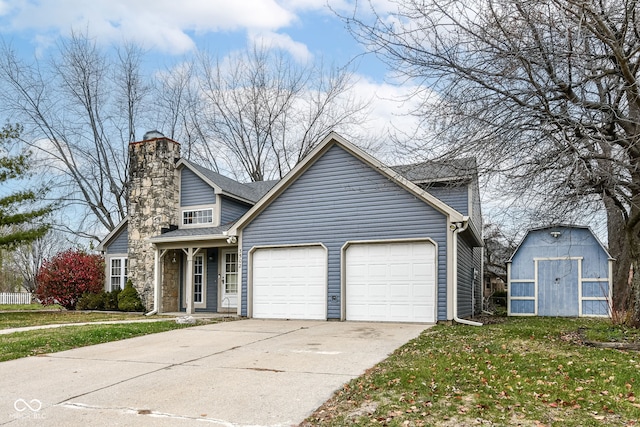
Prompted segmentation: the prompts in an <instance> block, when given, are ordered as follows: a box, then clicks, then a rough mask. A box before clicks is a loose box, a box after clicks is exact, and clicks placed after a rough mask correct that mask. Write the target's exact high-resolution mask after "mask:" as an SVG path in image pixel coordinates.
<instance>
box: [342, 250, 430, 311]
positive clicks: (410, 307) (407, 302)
mask: <svg viewBox="0 0 640 427" xmlns="http://www.w3.org/2000/svg"><path fill="white" fill-rule="evenodd" d="M345 257H346V260H345V264H346V275H345V278H346V283H345V287H346V311H347V312H346V318H347V320H368V321H382V322H435V320H436V262H435V260H436V250H435V246H434V245H433V244H432V243H430V242H394V243H358V244H352V245H351V246H349V247H348V248H347V250H346V254H345Z"/></svg>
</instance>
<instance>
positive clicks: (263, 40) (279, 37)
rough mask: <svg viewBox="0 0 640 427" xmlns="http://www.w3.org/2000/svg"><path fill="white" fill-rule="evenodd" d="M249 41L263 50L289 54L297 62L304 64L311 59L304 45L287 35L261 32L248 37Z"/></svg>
mask: <svg viewBox="0 0 640 427" xmlns="http://www.w3.org/2000/svg"><path fill="white" fill-rule="evenodd" d="M249 41H250V43H252V44H255V45H256V46H262V47H265V48H278V49H282V50H284V51H287V52H289V54H290V55H291V56H292V57H293V58H294V59H295V60H296V61H298V62H300V63H305V62H307V61H309V60H311V59H312V56H313V55H312V54H311V52H309V49H308V48H307V46H306V45H305V44H304V43H300V42H297V41H295V40H293V39H292V38H291V37H290V36H289V35H287V34H280V33H275V32H273V31H263V32H259V33H252V34H250V35H249Z"/></svg>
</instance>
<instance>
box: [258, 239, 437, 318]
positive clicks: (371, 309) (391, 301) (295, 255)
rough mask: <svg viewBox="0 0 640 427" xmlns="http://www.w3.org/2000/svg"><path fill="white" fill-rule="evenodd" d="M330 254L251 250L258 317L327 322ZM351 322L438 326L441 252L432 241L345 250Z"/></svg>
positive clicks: (308, 249)
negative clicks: (438, 284)
mask: <svg viewBox="0 0 640 427" xmlns="http://www.w3.org/2000/svg"><path fill="white" fill-rule="evenodd" d="M328 259H329V257H328V250H327V248H326V247H325V246H323V245H307V246H290V247H265V248H257V249H254V250H252V251H250V281H249V283H250V284H251V294H252V308H253V310H252V316H253V317H255V318H279V319H326V318H327V290H328V285H327V283H328ZM340 264H341V266H342V268H341V270H342V271H341V295H342V297H343V300H344V301H343V304H342V307H343V311H344V312H343V318H345V319H346V320H360V321H382V322H435V320H436V247H435V245H434V244H433V243H432V242H431V241H429V240H420V241H413V240H412V241H383V242H354V243H347V244H345V245H344V246H343V247H342V251H341V259H340Z"/></svg>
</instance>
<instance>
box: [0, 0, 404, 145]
mask: <svg viewBox="0 0 640 427" xmlns="http://www.w3.org/2000/svg"><path fill="white" fill-rule="evenodd" d="M356 3H357V2H356V0H181V1H175V0H172V1H169V0H90V1H89V0H0V36H1V37H2V39H3V40H4V42H6V43H10V44H11V45H12V46H13V47H14V48H15V49H17V50H18V51H19V52H20V53H21V54H22V55H24V56H25V57H27V58H29V57H34V56H35V57H45V56H46V55H47V53H48V52H50V51H51V50H53V48H54V47H55V45H56V43H57V42H59V40H60V39H61V38H64V37H67V36H68V35H69V34H70V32H71V31H72V30H75V31H81V32H88V33H89V35H90V36H91V37H92V38H93V39H95V40H96V41H97V42H98V44H102V45H104V46H110V45H114V44H115V45H117V44H119V43H123V42H124V41H128V42H134V43H135V44H137V45H138V46H141V47H143V48H144V49H145V50H147V51H148V56H147V58H148V59H149V60H150V62H149V63H150V67H151V68H153V67H156V66H157V68H158V69H162V70H164V69H166V67H167V66H168V65H169V64H175V63H177V62H178V61H179V60H180V59H181V58H184V57H185V56H188V55H191V54H193V53H196V52H197V51H199V50H206V51H208V52H210V53H212V54H214V55H217V56H218V57H224V56H225V55H226V54H227V53H229V52H231V51H233V50H239V49H246V48H247V47H249V46H250V45H252V44H253V43H255V42H258V43H260V44H261V45H265V46H274V47H278V48H280V49H283V50H285V51H287V52H289V53H290V54H291V56H292V58H293V59H294V60H295V61H299V62H301V63H306V62H307V61H310V62H311V63H314V62H319V61H321V60H322V61H323V62H324V64H325V65H328V64H332V65H335V66H343V65H345V64H347V63H348V62H349V61H351V60H352V59H354V58H358V60H357V61H356V63H357V68H356V70H355V74H356V76H355V77H356V81H357V82H358V83H357V84H356V85H355V86H354V88H353V89H352V90H353V91H355V94H356V96H360V97H361V98H363V99H368V100H371V101H372V104H371V113H370V116H369V122H368V124H367V129H366V132H364V133H369V134H371V135H376V136H380V135H385V134H386V131H387V130H388V129H389V128H390V127H391V123H393V126H396V127H399V128H402V129H405V130H406V129H408V128H409V127H413V126H415V122H414V121H413V119H410V118H407V117H404V116H403V112H405V111H406V108H407V105H406V103H405V104H403V103H398V102H395V100H397V99H400V98H401V97H402V95H405V94H407V93H409V92H410V91H411V87H408V86H406V85H405V86H400V85H395V84H392V83H390V82H389V81H387V79H386V77H387V74H388V70H387V68H386V67H385V66H384V64H383V63H382V62H381V61H379V60H378V59H377V58H376V57H375V56H374V55H372V54H369V55H364V56H362V54H363V53H365V49H364V47H363V46H361V45H360V44H359V43H358V42H357V41H355V40H354V39H353V37H352V36H351V35H350V34H349V32H348V31H347V29H346V28H345V24H344V22H342V20H341V19H340V18H339V17H338V16H336V12H338V13H340V14H344V15H351V14H352V13H353V11H354V7H355V5H356ZM357 4H358V8H359V11H360V12H359V13H362V14H364V15H360V16H365V17H366V15H367V14H368V13H370V10H369V4H368V3H366V2H365V3H363V2H362V1H361V0H360V1H359V3H357ZM371 4H372V5H373V6H374V7H375V9H376V10H377V11H378V12H379V13H382V14H384V13H385V12H386V11H389V10H391V7H392V6H393V3H391V1H390V0H371ZM150 71H153V70H150ZM354 142H356V143H357V141H354Z"/></svg>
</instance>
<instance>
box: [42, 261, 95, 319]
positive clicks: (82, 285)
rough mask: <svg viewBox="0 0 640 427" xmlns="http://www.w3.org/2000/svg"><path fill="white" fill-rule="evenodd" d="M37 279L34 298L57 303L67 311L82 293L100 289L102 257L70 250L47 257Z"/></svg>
mask: <svg viewBox="0 0 640 427" xmlns="http://www.w3.org/2000/svg"><path fill="white" fill-rule="evenodd" d="M36 281H37V283H38V287H37V289H36V297H37V298H38V299H39V300H40V302H41V303H42V304H44V305H52V304H56V303H57V304H60V305H61V306H63V307H64V308H66V309H67V310H75V308H76V303H77V302H78V300H79V299H80V297H81V296H82V294H84V293H86V292H92V293H99V292H100V291H102V288H103V286H104V260H103V258H102V256H100V255H93V254H88V253H86V252H84V251H81V250H75V249H69V250H67V251H64V252H60V253H58V254H57V255H56V256H54V257H53V258H52V259H50V260H46V261H45V262H44V263H43V264H42V267H40V270H39V271H38V275H37V279H36Z"/></svg>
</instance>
